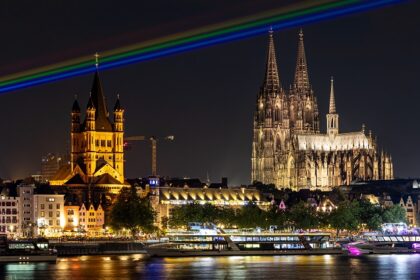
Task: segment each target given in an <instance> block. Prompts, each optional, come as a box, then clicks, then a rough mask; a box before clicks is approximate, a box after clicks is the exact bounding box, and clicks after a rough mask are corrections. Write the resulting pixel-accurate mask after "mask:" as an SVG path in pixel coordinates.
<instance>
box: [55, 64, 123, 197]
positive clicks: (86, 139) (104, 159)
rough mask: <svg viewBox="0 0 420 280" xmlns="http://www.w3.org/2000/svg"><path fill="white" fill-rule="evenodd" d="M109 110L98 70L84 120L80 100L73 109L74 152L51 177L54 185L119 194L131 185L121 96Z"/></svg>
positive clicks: (72, 138) (74, 104) (72, 137)
mask: <svg viewBox="0 0 420 280" xmlns="http://www.w3.org/2000/svg"><path fill="white" fill-rule="evenodd" d="M112 115H113V119H112V120H111V118H110V116H109V112H108V107H107V102H106V98H105V95H104V92H103V88H102V84H101V80H100V78H99V73H98V71H96V72H95V75H94V78H93V84H92V89H91V92H90V95H89V100H88V102H87V106H86V111H85V114H84V120H82V115H81V109H80V106H79V102H78V101H77V99H75V100H74V103H73V107H72V110H71V132H70V143H71V154H70V162H69V164H68V165H66V166H64V167H63V168H61V169H60V170H59V171H58V173H57V174H56V175H55V176H54V177H53V178H52V179H51V180H50V184H51V185H55V186H66V187H69V188H73V189H80V190H86V189H87V188H91V187H92V188H95V189H102V190H104V191H107V192H110V193H118V192H119V190H120V189H121V188H122V187H124V186H128V183H127V182H126V181H125V178H124V109H123V108H122V106H121V104H120V100H119V96H118V97H117V100H116V102H115V105H114V108H113V112H112Z"/></svg>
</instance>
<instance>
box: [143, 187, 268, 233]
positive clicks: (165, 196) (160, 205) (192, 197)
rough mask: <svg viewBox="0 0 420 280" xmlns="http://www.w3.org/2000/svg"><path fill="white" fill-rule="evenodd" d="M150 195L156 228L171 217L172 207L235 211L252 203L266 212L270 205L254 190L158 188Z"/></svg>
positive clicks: (242, 188)
mask: <svg viewBox="0 0 420 280" xmlns="http://www.w3.org/2000/svg"><path fill="white" fill-rule="evenodd" d="M151 194H152V195H151V203H152V206H153V208H154V210H155V211H156V214H157V215H156V216H157V217H156V221H157V225H158V226H161V225H162V224H161V223H162V221H163V220H165V218H170V217H171V211H172V209H173V208H174V207H176V206H181V205H187V204H201V205H204V204H212V205H215V206H219V207H230V208H233V209H237V208H240V207H243V206H246V205H248V204H251V203H252V204H255V205H257V206H258V207H260V208H261V209H263V210H268V208H269V207H270V205H271V203H270V202H269V201H267V200H265V198H264V197H263V196H262V195H261V193H260V192H259V191H258V190H257V189H255V188H244V187H241V188H207V187H204V188H189V187H184V188H176V187H158V188H153V189H152V190H151Z"/></svg>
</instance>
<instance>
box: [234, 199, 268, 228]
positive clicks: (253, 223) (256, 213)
mask: <svg viewBox="0 0 420 280" xmlns="http://www.w3.org/2000/svg"><path fill="white" fill-rule="evenodd" d="M265 214H266V212H265V211H263V210H261V209H260V208H258V206H257V205H255V204H254V203H250V204H248V205H246V206H243V207H241V209H239V211H238V212H237V213H236V225H237V226H238V227H239V228H255V227H264V228H265V227H266V225H267V216H266V215H265Z"/></svg>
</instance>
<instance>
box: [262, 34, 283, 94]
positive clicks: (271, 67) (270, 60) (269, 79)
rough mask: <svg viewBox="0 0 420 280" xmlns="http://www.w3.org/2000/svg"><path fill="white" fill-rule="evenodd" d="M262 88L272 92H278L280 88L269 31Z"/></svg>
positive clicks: (271, 35)
mask: <svg viewBox="0 0 420 280" xmlns="http://www.w3.org/2000/svg"><path fill="white" fill-rule="evenodd" d="M263 87H264V88H265V89H266V90H272V91H274V92H276V91H278V90H279V89H280V87H281V84H280V78H279V73H278V68H277V59H276V50H275V47H274V38H273V31H272V30H270V31H269V41H268V54H267V68H266V72H265V79H264V85H263Z"/></svg>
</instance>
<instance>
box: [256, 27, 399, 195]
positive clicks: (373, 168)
mask: <svg viewBox="0 0 420 280" xmlns="http://www.w3.org/2000/svg"><path fill="white" fill-rule="evenodd" d="M256 103H257V104H256V110H255V114H254V131H253V132H254V133H253V144H252V175H251V177H252V181H253V182H255V181H258V182H262V183H264V184H275V185H276V187H278V188H291V189H293V190H299V189H303V188H307V189H313V190H315V189H320V190H330V189H331V188H332V187H335V186H340V185H348V184H350V183H351V182H353V181H357V180H379V179H385V180H387V179H393V164H392V158H391V156H389V155H387V154H384V153H383V152H381V153H378V147H377V141H376V139H374V138H373V136H372V133H371V132H369V133H366V131H365V128H364V125H363V126H362V129H361V130H360V131H356V132H347V133H341V132H340V130H339V114H338V112H337V110H336V104H335V93H334V81H333V79H332V78H331V90H330V101H329V112H328V114H327V115H326V122H327V131H326V133H321V131H320V115H319V111H318V104H317V99H316V96H315V94H314V91H313V89H312V86H311V84H310V81H309V74H308V66H307V62H306V55H305V47H304V40H303V32H302V31H300V33H299V41H298V52H297V62H296V70H295V76H294V82H293V84H292V85H291V86H290V87H289V89H288V90H285V89H284V88H283V86H282V84H281V82H280V77H279V73H278V68H277V61H276V53H275V47H274V39H273V32H272V31H270V34H269V45H268V54H267V64H266V73H265V77H264V81H263V84H262V86H261V88H260V92H259V94H258V97H257V102H256Z"/></svg>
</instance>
